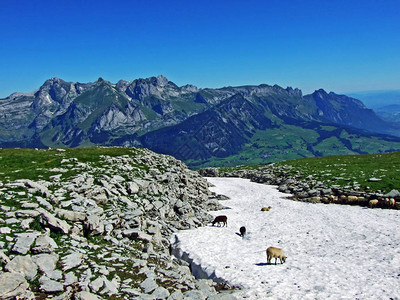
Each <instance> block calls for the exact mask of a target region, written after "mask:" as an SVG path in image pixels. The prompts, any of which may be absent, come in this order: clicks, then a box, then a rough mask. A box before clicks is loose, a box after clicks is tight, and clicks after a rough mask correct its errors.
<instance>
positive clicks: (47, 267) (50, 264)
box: [32, 253, 58, 273]
mask: <svg viewBox="0 0 400 300" xmlns="http://www.w3.org/2000/svg"><path fill="white" fill-rule="evenodd" d="M32 260H33V261H34V262H35V264H36V265H37V266H38V267H39V270H40V271H42V272H44V273H47V272H50V271H53V270H54V269H55V268H56V264H57V262H58V255H57V254H45V253H44V254H38V255H34V256H32Z"/></svg>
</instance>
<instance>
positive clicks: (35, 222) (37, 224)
mask: <svg viewBox="0 0 400 300" xmlns="http://www.w3.org/2000/svg"><path fill="white" fill-rule="evenodd" d="M29 228H30V229H32V230H36V231H43V227H42V224H41V223H40V216H36V217H34V218H33V222H32V223H31V224H30V225H29Z"/></svg>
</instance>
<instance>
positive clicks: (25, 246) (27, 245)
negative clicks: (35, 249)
mask: <svg viewBox="0 0 400 300" xmlns="http://www.w3.org/2000/svg"><path fill="white" fill-rule="evenodd" d="M37 236H38V234H37V233H20V234H18V237H17V241H16V243H15V244H14V247H13V248H12V250H13V251H14V252H17V253H20V254H27V253H28V251H29V250H30V249H31V246H32V244H33V242H34V241H35V239H36V237H37Z"/></svg>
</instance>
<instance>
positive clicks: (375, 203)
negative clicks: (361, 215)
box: [368, 199, 379, 208]
mask: <svg viewBox="0 0 400 300" xmlns="http://www.w3.org/2000/svg"><path fill="white" fill-rule="evenodd" d="M378 203H379V200H378V199H374V200H369V203H368V205H369V207H371V208H373V207H376V206H377V205H378Z"/></svg>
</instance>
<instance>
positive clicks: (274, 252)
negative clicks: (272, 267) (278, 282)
mask: <svg viewBox="0 0 400 300" xmlns="http://www.w3.org/2000/svg"><path fill="white" fill-rule="evenodd" d="M272 258H275V264H276V261H277V259H278V258H279V259H280V261H281V264H283V263H284V262H286V256H285V254H284V253H283V251H282V249H280V248H275V247H269V248H268V249H267V263H268V264H271V259H272Z"/></svg>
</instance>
